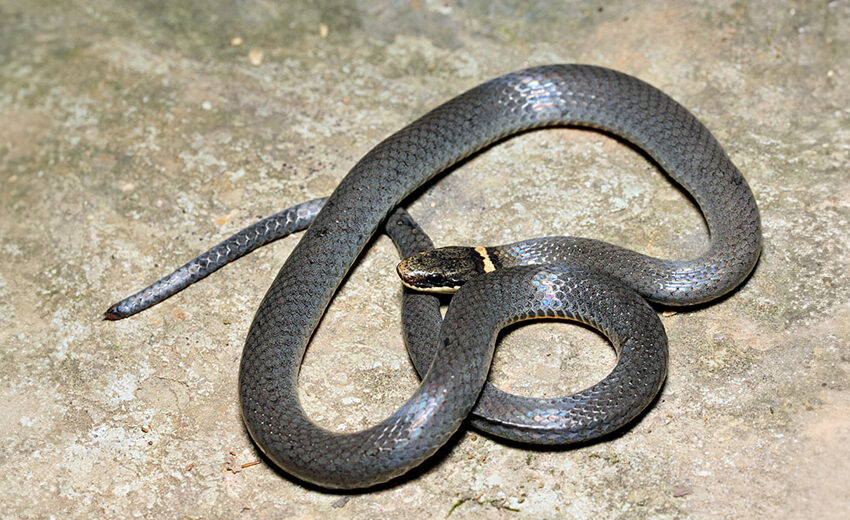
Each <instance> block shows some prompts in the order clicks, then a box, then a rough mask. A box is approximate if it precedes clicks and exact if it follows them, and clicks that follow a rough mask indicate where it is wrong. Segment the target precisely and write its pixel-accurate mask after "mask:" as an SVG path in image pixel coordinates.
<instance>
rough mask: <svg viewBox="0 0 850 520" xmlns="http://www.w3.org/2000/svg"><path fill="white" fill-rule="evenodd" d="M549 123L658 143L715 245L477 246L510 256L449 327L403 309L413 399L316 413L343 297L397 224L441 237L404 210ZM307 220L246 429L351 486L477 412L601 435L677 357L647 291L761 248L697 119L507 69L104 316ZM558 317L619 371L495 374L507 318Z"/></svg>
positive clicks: (419, 452) (256, 379) (276, 295)
mask: <svg viewBox="0 0 850 520" xmlns="http://www.w3.org/2000/svg"><path fill="white" fill-rule="evenodd" d="M551 125H576V126H581V127H590V128H596V129H601V130H604V131H606V132H610V133H612V134H614V135H617V136H619V137H621V138H623V139H625V140H627V141H629V142H631V143H632V144H634V145H635V146H636V147H638V148H640V149H641V150H643V151H644V152H645V153H646V154H648V155H649V156H650V157H651V158H652V159H653V160H654V161H655V162H656V163H657V164H658V165H659V166H660V167H661V168H662V169H663V170H664V171H666V172H667V173H668V174H669V175H670V177H672V178H673V179H675V180H676V181H677V182H679V183H680V184H681V185H682V186H683V187H684V188H685V189H686V190H687V191H688V192H689V193H690V194H691V195H692V197H693V198H694V200H695V201H696V203H697V204H698V206H699V207H700V209H701V210H702V214H703V216H704V217H705V219H706V221H707V223H708V228H709V233H710V238H711V241H710V245H709V248H708V251H707V252H705V253H704V254H702V255H701V256H699V257H698V258H696V259H693V260H689V261H669V260H660V259H656V258H651V257H647V256H644V255H641V254H638V253H635V252H633V251H629V250H625V249H622V248H619V247H617V246H613V245H610V244H606V243H603V242H598V241H594V240H590V239H579V238H571V237H561V238H555V239H536V240H530V241H527V242H522V243H519V244H512V245H508V246H502V247H498V248H475V250H474V251H476V252H477V253H478V254H479V256H480V258H477V259H476V258H473V260H472V261H470V262H469V263H471V264H475V263H476V262H478V261H480V264H481V265H479V266H478V267H479V268H481V267H482V266H483V270H484V271H491V270H493V267H501V269H495V270H493V272H490V273H488V274H486V275H485V276H477V277H474V278H472V279H471V280H469V281H468V282H467V283H465V285H464V286H463V287H462V288H461V289H460V290H459V291H458V293H457V294H456V295H455V296H454V298H453V299H452V302H451V305H450V307H449V311H448V313H447V315H446V319H445V321H444V322H443V324H442V327H441V328H439V323H440V318H439V308H438V307H437V303H436V302H435V301H434V300H433V297H431V296H427V295H406V296H405V302H404V308H405V310H406V311H411V312H413V316H415V318H412V319H411V318H409V317H408V318H406V320H405V327H406V330H405V334H406V337H407V340H408V344H409V346H410V344H419V345H422V346H421V348H419V350H417V349H416V348H414V349H413V351H412V354H411V357H412V358H413V359H414V362H415V364H416V365H417V369H418V371H419V372H420V374H422V375H423V380H422V383H421V385H420V386H419V388H418V389H417V391H416V392H415V393H414V395H413V396H412V397H411V398H410V399H409V400H408V401H407V402H406V403H405V404H404V405H403V406H402V407H401V408H400V409H399V410H398V411H396V412H395V413H394V414H392V415H391V416H390V417H388V418H386V419H385V420H384V421H382V422H381V423H380V424H378V425H376V426H374V427H372V428H369V429H367V430H364V431H361V432H356V433H335V432H331V431H328V430H325V429H323V428H321V427H319V426H317V425H316V424H315V423H313V422H312V421H310V419H309V418H308V417H307V416H306V415H305V414H304V412H303V410H302V408H301V406H300V404H299V401H298V396H297V387H296V385H297V378H298V371H299V367H300V364H301V359H302V356H303V354H304V351H305V350H306V348H307V344H308V342H309V340H310V337H311V335H312V333H313V330H314V329H315V327H316V325H317V324H318V322H319V320H320V318H321V316H322V314H323V313H324V311H325V308H326V307H327V305H328V302H329V301H330V299H331V297H332V296H333V294H334V292H335V291H336V290H337V287H338V286H339V284H340V282H341V281H342V279H343V277H344V276H345V274H346V273H347V272H348V270H349V268H350V267H351V265H352V264H353V263H354V261H355V260H356V258H357V257H358V255H359V254H360V252H361V250H362V249H363V247H364V246H365V244H366V243H367V242H368V240H369V239H370V237H371V236H372V235H373V234H374V233H375V231H376V230H377V229H378V228H379V226H380V225H381V224H382V222H385V223H386V229H387V231H388V232H389V233H391V234H392V235H393V236H394V239H395V240H396V243H397V245H398V247H399V249H400V251H401V253H402V256H403V257H406V256H410V255H412V254H413V253H416V252H418V251H424V250H428V249H431V247H432V246H431V244H430V241H429V240H428V239H427V237H424V235H423V234H421V230H419V229H418V227H417V226H416V225H415V223H414V222H413V221H412V220H411V219H410V218H409V216H407V214H406V213H404V212H403V211H401V210H397V211H395V212H393V209H394V208H396V206H398V204H399V203H400V202H402V201H403V200H404V199H405V198H406V197H407V196H408V195H410V194H411V193H412V192H413V191H414V190H416V188H418V187H419V186H421V185H422V184H423V183H425V182H427V181H428V180H429V179H431V178H432V177H434V176H435V175H436V174H438V173H439V172H441V171H443V170H445V169H446V168H447V167H449V166H451V165H452V164H454V163H456V162H457V161H459V160H461V159H463V158H464V157H466V156H468V155H470V154H472V153H474V152H476V151H478V150H480V149H482V148H484V147H486V146H487V145H489V144H491V143H493V142H495V141H498V140H500V139H502V138H504V137H506V136H509V135H512V134H516V133H518V132H521V131H523V130H526V129H530V128H536V127H542V126H551ZM391 212H392V213H391ZM307 226H309V227H307ZM304 228H307V231H306V233H305V235H304V236H303V237H302V239H301V241H300V242H299V243H298V245H297V246H296V248H295V250H294V251H293V252H292V254H291V255H290V256H289V258H288V259H287V261H286V263H285V264H284V266H283V268H282V269H281V270H280V272H279V274H278V275H277V277H276V278H275V280H274V282H273V283H272V286H271V287H270V288H269V290H268V292H267V293H266V295H265V298H264V299H263V301H262V303H261V304H260V307H259V309H258V311H257V313H256V315H255V317H254V321H253V323H252V324H251V328H250V330H249V332H248V337H247V340H246V343H245V348H244V351H243V354H242V362H241V367H240V374H239V396H240V399H241V403H242V412H243V417H244V421H245V425H246V426H247V428H248V431H249V432H250V434H251V436H252V437H253V438H254V440H255V441H256V443H257V445H258V446H259V447H260V448H261V449H262V450H263V452H264V453H265V454H266V455H267V456H268V457H269V458H270V459H271V460H273V461H274V462H275V463H276V464H277V465H279V466H280V467H281V468H283V469H284V470H285V471H287V472H288V473H290V474H292V475H294V476H296V477H298V478H301V479H304V480H306V481H309V482H312V483H315V484H318V485H321V486H326V487H339V488H358V487H366V486H370V485H373V484H377V483H380V482H385V481H387V480H389V479H391V478H393V477H395V476H398V475H400V474H402V473H404V472H405V471H407V470H409V469H410V468H412V467H414V466H416V465H417V464H418V463H420V462H421V461H422V460H424V459H425V458H427V457H428V456H430V455H431V454H433V453H434V452H435V451H436V450H437V449H438V448H439V447H440V446H441V445H442V444H444V443H445V442H446V441H447V440H448V439H449V437H450V436H451V435H452V434H453V433H454V432H455V431H456V430H457V429H458V428H459V426H460V424H461V422H462V421H463V420H464V419H465V418H466V417H467V416H468V415H469V414H470V412H471V411H473V413H474V414H475V416H474V417H473V419H472V423H473V424H474V425H476V426H477V427H480V428H483V429H485V430H487V431H490V432H493V433H495V434H497V435H501V436H504V437H508V438H512V439H516V440H520V441H528V442H538V443H548V444H563V443H569V442H575V441H580V440H587V439H591V438H594V437H598V436H600V435H604V434H606V433H608V432H611V431H613V430H615V429H617V428H619V427H620V426H622V425H624V424H626V423H628V422H629V421H630V420H632V419H633V418H634V417H635V416H636V415H637V414H638V413H639V412H640V411H641V410H643V409H644V408H645V407H646V406H647V405H648V404H649V403H650V402H651V400H652V399H653V397H654V396H655V395H656V393H657V392H658V390H659V389H660V387H661V384H662V383H663V380H664V377H665V375H666V367H667V345H666V337H665V335H664V330H663V328H662V326H661V323H660V321H659V320H658V318H657V316H656V315H655V313H654V312H653V311H652V309H651V308H650V307H649V306H648V305H647V304H646V303H645V301H644V300H643V299H642V298H640V297H639V296H638V295H637V294H636V293H635V291H636V292H637V293H639V294H640V295H641V296H643V297H644V298H647V299H649V300H652V301H656V302H663V303H665V304H668V305H688V304H694V303H700V302H705V301H708V300H711V299H713V298H716V297H718V296H720V295H723V294H725V293H727V292H729V291H730V290H732V289H733V288H735V287H736V286H737V285H738V284H740V283H741V281H742V280H743V279H745V278H746V276H747V275H748V274H749V273H750V271H751V270H752V269H753V267H754V266H755V263H756V261H757V259H758V256H759V253H760V250H761V230H760V222H759V215H758V209H757V207H756V203H755V200H754V198H753V195H752V192H751V191H750V188H749V187H748V186H747V183H746V181H745V180H744V178H743V177H742V175H741V174H740V172H739V171H738V169H737V168H736V167H735V166H734V165H733V164H732V162H731V161H730V160H729V158H728V157H727V156H726V154H725V153H724V151H723V149H722V148H721V146H720V144H719V143H718V142H717V141H716V140H715V138H714V137H713V136H712V135H711V133H710V132H709V131H708V130H707V129H706V128H705V127H704V126H703V125H702V124H701V123H700V122H699V121H698V120H697V119H696V118H695V117H694V116H693V115H691V114H690V113H689V112H688V111H687V110H686V109H685V108H683V107H682V106H681V105H679V104H678V103H676V102H675V101H673V100H672V99H671V98H670V97H668V96H667V95H665V94H664V93H662V92H660V91H659V90H657V89H656V88H654V87H652V86H650V85H648V84H647V83H644V82H642V81H640V80H638V79H636V78H633V77H631V76H628V75H626V74H623V73H620V72H616V71H613V70H610V69H605V68H601V67H595V66H587V65H552V66H544V67H535V68H531V69H526V70H522V71H519V72H515V73H512V74H507V75H505V76H502V77H499V78H496V79H493V80H491V81H488V82H486V83H484V84H482V85H479V86H477V87H475V88H473V89H472V90H469V91H468V92H466V93H464V94H461V95H460V96H458V97H456V98H454V99H452V100H450V101H448V102H447V103H445V104H443V105H441V106H439V107H437V108H435V109H434V110H432V111H431V112H429V113H427V114H425V115H424V116H422V117H421V118H419V119H418V120H416V121H414V122H413V123H411V124H409V125H408V126H406V127H405V128H403V129H402V130H400V131H398V132H397V133H395V134H393V135H391V136H390V137H388V138H387V139H385V140H384V141H383V142H381V143H380V144H378V145H377V146H376V147H375V148H373V149H372V150H371V151H370V152H369V153H367V154H366V155H365V156H364V157H363V158H362V159H361V160H360V161H359V162H358V163H357V164H356V165H355V166H354V167H353V168H352V169H351V171H350V172H349V173H348V175H346V177H345V178H344V179H343V180H342V181H341V182H340V184H339V186H338V187H337V188H336V190H335V191H334V192H333V194H332V195H331V196H330V197H329V198H328V199H327V201H325V200H324V199H321V200H316V201H311V202H308V203H304V204H301V205H299V206H296V207H295V208H293V209H291V210H287V211H285V212H281V213H280V214H278V215H275V216H273V217H269V218H268V219H266V220H264V221H261V222H259V223H257V224H255V225H253V226H251V227H250V228H248V229H247V230H244V231H243V232H240V233H239V234H237V235H235V236H234V237H232V238H231V239H229V240H228V241H225V242H223V243H222V244H220V245H219V246H216V248H214V249H213V250H211V252H209V253H206V254H205V255H202V256H201V257H199V258H198V259H196V260H194V261H192V262H190V263H189V264H187V265H186V266H184V267H183V268H181V270H178V271H177V272H175V273H174V274H173V275H170V277H166V278H164V279H163V280H161V281H160V282H157V283H156V284H154V285H152V286H151V287H149V288H148V289H146V290H144V291H142V292H140V293H138V294H136V295H134V296H132V297H130V298H128V299H126V300H124V301H122V302H120V303H118V304H116V305H114V306H113V307H111V308H110V310H109V311H107V314H106V317H107V318H109V319H117V318H121V317H124V316H127V315H129V314H132V313H135V312H138V310H141V309H142V308H145V307H147V306H149V305H151V304H152V303H155V302H156V301H159V300H161V299H163V298H165V297H167V296H168V295H170V294H172V293H173V292H176V291H177V290H180V289H181V288H182V287H184V286H185V285H188V284H189V283H192V282H193V281H194V280H195V279H198V278H201V277H203V276H206V274H208V273H209V272H211V271H212V270H215V269H217V268H218V267H220V266H221V265H223V264H225V263H227V262H229V261H231V260H232V259H233V258H235V257H238V256H240V255H242V254H245V253H246V252H248V251H250V250H252V249H254V248H255V247H258V246H259V245H262V244H263V243H266V242H268V241H270V240H273V239H274V238H277V237H279V236H281V235H283V234H286V233H289V232H292V231H295V230H300V229H304ZM424 254H425V255H428V253H424ZM449 256H451V254H450V255H449ZM485 262H490V264H491V265H486V266H485V265H484V263H485ZM425 263H427V257H426V262H425ZM496 264H498V265H496ZM523 264H532V265H523ZM420 274H421V273H420ZM429 276H431V275H424V278H423V276H420V278H423V279H427V280H430V279H431V278H433V277H431V278H429ZM431 281H433V280H431ZM545 317H549V318H567V319H573V320H579V321H583V322H585V323H588V324H590V325H591V326H593V327H595V328H598V329H600V330H601V331H602V332H603V333H604V334H605V335H606V336H607V337H608V338H609V339H610V340H611V342H612V344H613V345H614V347H615V349H616V350H617V352H618V362H617V366H616V367H615V368H614V370H613V372H612V373H611V374H610V375H609V376H607V377H606V378H605V379H603V381H601V382H599V383H598V384H596V385H594V386H592V387H590V388H588V389H587V390H584V391H582V392H579V393H577V394H574V395H572V396H567V397H564V398H558V399H526V398H520V397H516V396H510V395H507V394H505V393H503V392H501V391H500V390H498V389H496V388H494V387H492V386H490V385H486V386H485V382H486V378H487V374H488V370H489V366H490V361H491V358H492V355H493V349H494V344H495V340H496V336H497V334H498V331H499V329H500V328H502V327H504V326H505V325H507V324H509V323H512V322H515V321H520V320H525V319H532V318H545ZM411 322H412V323H411ZM438 328H439V330H438ZM482 389H483V391H482Z"/></svg>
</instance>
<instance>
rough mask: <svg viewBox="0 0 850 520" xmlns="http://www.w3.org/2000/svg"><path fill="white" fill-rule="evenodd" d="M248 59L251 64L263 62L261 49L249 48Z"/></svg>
mask: <svg viewBox="0 0 850 520" xmlns="http://www.w3.org/2000/svg"><path fill="white" fill-rule="evenodd" d="M248 61H250V62H251V65H259V64H261V63H262V62H263V51H261V50H259V49H251V52H249V53H248Z"/></svg>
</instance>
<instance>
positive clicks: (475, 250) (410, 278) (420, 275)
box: [396, 246, 495, 293]
mask: <svg viewBox="0 0 850 520" xmlns="http://www.w3.org/2000/svg"><path fill="white" fill-rule="evenodd" d="M494 269H495V266H494V265H493V262H492V261H491V259H490V256H489V254H488V253H487V248H485V247H459V246H452V247H441V248H438V249H432V250H430V251H423V252H421V253H418V254H415V255H413V256H410V257H408V258H405V259H404V260H402V261H401V262H400V263H399V264H398V267H397V268H396V270H397V271H398V275H399V277H400V278H401V282H402V283H403V284H404V285H405V286H407V287H409V288H411V289H415V290H417V291H424V292H431V293H453V292H455V291H457V290H458V289H459V288H460V286H461V285H463V284H464V283H465V282H466V281H468V280H469V279H470V278H472V277H474V276H478V275H479V274H483V273H489V272H490V271H493V270H494Z"/></svg>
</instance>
